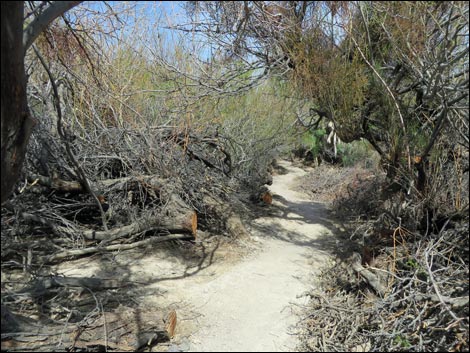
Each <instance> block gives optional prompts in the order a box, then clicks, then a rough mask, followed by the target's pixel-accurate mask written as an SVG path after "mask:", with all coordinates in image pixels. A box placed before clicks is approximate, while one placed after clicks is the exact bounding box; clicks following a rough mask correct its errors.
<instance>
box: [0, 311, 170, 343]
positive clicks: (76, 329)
mask: <svg viewBox="0 0 470 353" xmlns="http://www.w3.org/2000/svg"><path fill="white" fill-rule="evenodd" d="M5 320H7V321H5ZM176 322H177V319H176V312H174V311H172V312H170V313H165V314H163V313H162V312H161V311H155V310H147V309H146V310H141V309H134V308H128V307H124V306H120V307H119V308H117V309H116V310H115V311H114V312H100V313H97V314H96V315H94V316H91V317H87V322H86V324H84V323H83V322H79V323H68V324H65V323H64V325H57V324H50V323H39V322H35V321H33V320H32V319H29V318H26V317H24V316H21V315H16V314H13V313H11V312H10V311H9V310H8V308H7V307H5V306H4V305H2V342H1V349H2V351H7V350H8V351H21V352H52V351H68V352H70V351H74V350H76V349H84V350H87V351H89V350H95V349H96V348H98V349H100V348H101V349H104V350H109V349H113V350H117V351H125V352H133V351H137V350H139V349H142V348H144V347H146V346H152V345H155V344H157V343H159V342H165V341H168V340H169V339H170V338H171V337H172V336H173V335H174V330H175V326H176Z"/></svg>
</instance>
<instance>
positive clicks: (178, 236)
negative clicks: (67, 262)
mask: <svg viewBox="0 0 470 353" xmlns="http://www.w3.org/2000/svg"><path fill="white" fill-rule="evenodd" d="M188 239H194V237H193V236H192V235H190V234H169V235H165V236H158V237H150V238H147V239H145V240H141V241H137V242H134V243H130V244H114V245H108V246H93V247H88V248H84V249H73V250H64V251H61V252H59V253H56V254H54V255H51V256H48V257H45V258H44V260H45V261H46V262H55V261H58V260H63V259H65V258H69V257H76V256H83V255H90V254H93V253H96V252H103V251H116V250H120V251H123V250H130V249H134V248H137V247H140V246H148V245H153V244H157V243H161V242H164V241H168V240H188Z"/></svg>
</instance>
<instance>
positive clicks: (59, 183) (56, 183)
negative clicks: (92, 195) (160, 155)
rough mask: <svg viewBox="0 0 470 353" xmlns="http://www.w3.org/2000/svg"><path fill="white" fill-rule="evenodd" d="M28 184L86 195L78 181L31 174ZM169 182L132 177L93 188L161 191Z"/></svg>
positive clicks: (107, 181) (153, 176)
mask: <svg viewBox="0 0 470 353" xmlns="http://www.w3.org/2000/svg"><path fill="white" fill-rule="evenodd" d="M28 182H30V183H38V184H40V185H43V186H47V187H50V188H52V189H54V190H56V191H59V192H63V193H66V192H72V193H84V192H86V190H85V188H84V187H83V186H82V184H80V183H79V182H78V181H68V180H62V179H59V178H49V177H46V176H43V175H39V174H31V175H30V176H28ZM167 183H168V180H165V179H162V178H159V177H157V176H155V175H141V176H130V177H125V178H117V179H106V180H99V181H96V182H94V183H93V186H94V187H95V188H96V189H98V190H110V189H112V190H129V189H134V188H135V187H136V186H137V185H138V184H141V185H143V186H145V187H150V188H152V189H154V190H160V188H161V187H162V186H163V185H165V184H167Z"/></svg>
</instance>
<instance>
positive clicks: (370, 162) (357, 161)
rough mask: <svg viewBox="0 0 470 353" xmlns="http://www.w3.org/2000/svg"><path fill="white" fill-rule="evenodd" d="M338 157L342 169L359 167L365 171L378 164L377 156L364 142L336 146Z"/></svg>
mask: <svg viewBox="0 0 470 353" xmlns="http://www.w3.org/2000/svg"><path fill="white" fill-rule="evenodd" d="M338 156H340V158H341V164H342V165H343V166H344V167H353V166H355V165H361V166H362V167H364V168H367V169H375V168H377V166H378V163H379V159H380V157H379V155H378V154H377V152H376V151H374V149H373V148H372V147H371V145H370V143H369V142H367V141H365V140H360V141H353V142H351V143H339V144H338Z"/></svg>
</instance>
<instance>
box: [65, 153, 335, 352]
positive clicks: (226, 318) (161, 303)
mask: <svg viewBox="0 0 470 353" xmlns="http://www.w3.org/2000/svg"><path fill="white" fill-rule="evenodd" d="M279 164H280V165H281V166H282V167H284V168H286V169H287V170H288V173H287V174H284V175H277V176H274V181H273V185H272V186H271V187H270V189H271V191H272V193H273V195H274V196H273V205H271V206H269V208H268V210H267V211H268V212H266V213H268V214H267V215H266V216H264V217H261V218H258V219H256V220H255V221H254V222H253V224H251V225H250V226H249V230H250V231H251V233H252V235H253V243H254V244H251V243H250V244H245V246H240V245H237V246H236V245H231V244H230V243H224V244H222V245H221V246H219V244H218V243H215V242H217V240H216V239H215V238H214V240H212V243H210V240H209V241H208V242H206V246H205V247H203V249H202V252H203V255H204V256H202V257H191V256H189V255H188V256H189V257H188V256H186V255H185V253H184V252H183V253H181V252H179V250H175V253H174V254H171V252H170V254H169V252H168V249H166V250H165V251H159V250H155V249H147V250H145V249H144V250H139V251H136V252H135V253H133V254H129V253H126V255H125V256H124V255H122V256H121V255H119V254H118V255H115V256H113V257H112V258H109V259H107V260H106V259H105V260H102V261H100V262H99V263H96V262H93V261H90V260H87V261H86V262H82V263H77V262H75V263H74V264H71V263H69V264H67V265H61V267H60V268H57V271H58V272H60V273H64V274H65V275H68V276H73V275H80V276H91V275H97V276H100V277H102V278H106V277H114V278H115V277H116V276H118V278H121V279H127V280H130V281H138V282H140V283H145V285H144V284H143V285H142V286H141V287H140V288H139V291H138V293H133V294H132V295H133V297H134V298H135V299H136V301H138V302H139V303H142V305H144V306H149V307H169V308H174V309H176V311H177V313H178V326H177V331H176V336H175V338H174V340H173V341H172V342H171V343H170V345H169V346H167V347H159V348H158V350H161V349H164V350H168V351H214V352H215V351H241V352H244V351H245V352H249V351H257V352H260V351H271V352H272V351H274V352H279V351H292V350H295V347H296V345H297V337H296V328H295V325H296V323H297V322H298V319H299V317H298V315H297V313H299V312H300V313H301V312H302V306H303V305H304V304H306V303H307V300H308V297H307V296H304V295H302V294H304V293H305V292H306V291H307V290H310V289H311V285H312V283H314V280H313V279H314V276H315V275H316V274H317V273H318V272H319V270H320V267H322V266H323V265H325V264H326V262H327V261H328V259H329V258H330V256H331V254H332V253H334V252H335V249H336V248H337V247H338V241H337V240H336V238H335V237H334V236H333V233H334V232H335V229H336V225H335V224H334V223H333V222H332V221H330V220H329V218H328V215H327V212H326V210H325V208H324V206H323V204H320V203H314V202H312V201H310V200H309V199H308V196H307V195H306V194H305V193H302V192H298V191H294V189H295V188H296V186H298V185H296V183H297V182H298V179H299V177H301V176H303V175H305V174H306V173H307V172H306V171H304V170H302V169H300V168H297V167H294V166H292V164H291V163H289V162H286V161H281V162H279ZM297 190H298V188H297ZM206 251H207V252H206ZM64 266H65V267H64ZM312 276H313V277H312ZM312 278H313V279H312Z"/></svg>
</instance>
